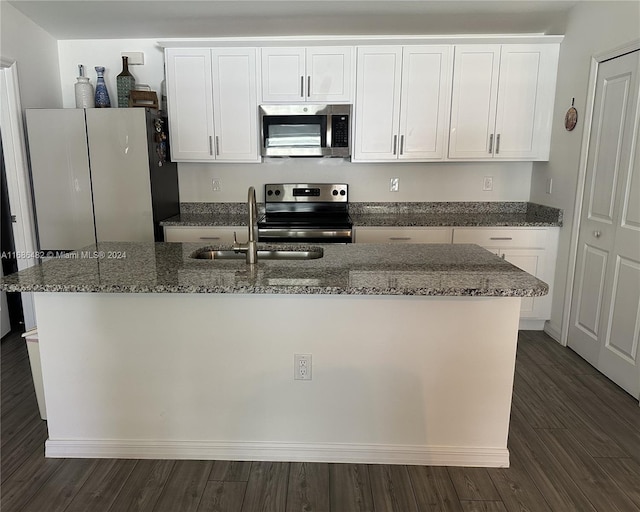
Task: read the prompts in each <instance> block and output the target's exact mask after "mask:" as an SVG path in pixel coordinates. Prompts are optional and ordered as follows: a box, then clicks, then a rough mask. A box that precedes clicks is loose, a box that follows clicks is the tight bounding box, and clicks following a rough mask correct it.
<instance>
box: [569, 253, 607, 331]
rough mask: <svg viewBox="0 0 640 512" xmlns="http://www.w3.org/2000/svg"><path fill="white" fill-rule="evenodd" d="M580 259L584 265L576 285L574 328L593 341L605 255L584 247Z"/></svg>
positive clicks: (602, 288)
mask: <svg viewBox="0 0 640 512" xmlns="http://www.w3.org/2000/svg"><path fill="white" fill-rule="evenodd" d="M582 259H583V262H584V263H583V264H582V273H581V275H580V279H579V283H578V284H579V287H580V292H579V293H578V314H577V317H576V327H578V328H579V329H582V330H583V331H584V332H585V333H586V334H587V335H588V336H589V337H591V338H592V339H593V340H597V339H598V324H599V319H600V310H601V309H602V295H603V293H604V276H605V270H606V268H607V253H606V252H604V251H601V250H599V249H597V248H595V247H591V246H589V245H585V246H584V248H583V256H582Z"/></svg>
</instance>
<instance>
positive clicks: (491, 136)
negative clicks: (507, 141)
mask: <svg viewBox="0 0 640 512" xmlns="http://www.w3.org/2000/svg"><path fill="white" fill-rule="evenodd" d="M491 153H493V133H492V134H491V135H489V154H491Z"/></svg>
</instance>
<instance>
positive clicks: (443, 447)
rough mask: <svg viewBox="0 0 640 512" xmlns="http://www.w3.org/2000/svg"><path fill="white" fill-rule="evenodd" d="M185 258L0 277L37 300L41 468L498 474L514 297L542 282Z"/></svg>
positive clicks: (126, 260)
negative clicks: (49, 461)
mask: <svg viewBox="0 0 640 512" xmlns="http://www.w3.org/2000/svg"><path fill="white" fill-rule="evenodd" d="M200 246H201V244H186V243H185V244H179V243H175V244H169V243H157V244H153V243H103V244H98V245H97V246H95V247H90V248H87V249H85V250H84V251H78V252H76V253H72V254H71V255H70V256H69V257H68V258H58V259H54V260H51V261H48V262H46V263H44V264H43V265H40V266H36V267H32V268H30V269H27V270H25V271H22V272H20V273H18V274H14V275H12V276H7V277H5V278H4V280H3V282H2V288H3V289H5V290H7V291H32V292H38V293H36V294H35V307H36V315H37V321H38V332H39V341H40V355H41V361H42V371H43V380H44V388H45V398H46V403H47V414H48V428H49V439H48V441H47V443H46V454H47V456H50V457H114V458H192V459H232V460H274V461H276V460H279V461H284V460H286V461H330V462H363V463H399V464H432V465H463V466H487V467H504V466H508V464H509V453H508V450H507V434H508V427H509V415H510V407H511V390H512V384H513V373H514V364H515V351H516V342H517V328H518V316H519V306H520V298H521V297H525V296H541V295H544V294H546V293H547V286H546V284H545V283H543V282H541V281H539V280H538V279H536V278H534V277H533V276H530V275H529V274H527V273H525V272H523V271H521V270H520V269H518V268H517V267H514V266H513V265H511V264H509V263H508V262H506V261H504V260H502V259H500V258H498V257H497V256H495V255H493V254H491V253H490V252H489V251H486V250H484V249H482V248H480V247H478V246H475V245H449V244H447V245H437V244H434V245H421V244H415V245H406V246H394V245H385V244H373V245H369V244H350V245H349V244H347V245H341V244H336V245H325V246H321V248H322V251H323V256H322V257H321V258H318V259H312V260H297V261H280V260H276V261H271V260H260V261H259V262H258V264H257V265H253V266H250V265H246V264H245V262H244V260H214V261H211V260H209V261H207V260H197V259H193V258H192V257H191V256H192V254H193V253H194V251H196V249H198V248H199V247H200ZM279 248H281V247H279ZM295 354H306V355H311V356H312V360H311V368H310V372H311V377H312V378H311V380H294V355H295Z"/></svg>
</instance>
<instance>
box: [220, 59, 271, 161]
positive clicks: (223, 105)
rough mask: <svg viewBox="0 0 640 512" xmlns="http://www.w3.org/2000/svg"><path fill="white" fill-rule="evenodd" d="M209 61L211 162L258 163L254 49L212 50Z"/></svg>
mask: <svg viewBox="0 0 640 512" xmlns="http://www.w3.org/2000/svg"><path fill="white" fill-rule="evenodd" d="M211 57H212V74H213V111H214V125H215V142H214V148H215V150H214V152H215V158H216V160H225V161H236V162H237V161H244V162H256V161H259V160H260V154H259V152H258V97H257V84H256V71H257V70H256V49H255V48H216V49H214V50H212V51H211Z"/></svg>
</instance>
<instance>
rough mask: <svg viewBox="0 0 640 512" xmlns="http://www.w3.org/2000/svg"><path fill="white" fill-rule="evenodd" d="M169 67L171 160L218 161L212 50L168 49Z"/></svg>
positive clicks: (167, 61) (167, 70) (167, 68)
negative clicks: (216, 158)
mask: <svg viewBox="0 0 640 512" xmlns="http://www.w3.org/2000/svg"><path fill="white" fill-rule="evenodd" d="M165 66H166V85H167V102H168V110H169V137H170V141H171V160H172V161H174V162H184V161H207V160H214V159H215V156H214V154H213V151H212V147H213V136H214V129H213V94H212V91H213V81H212V75H211V50H210V49H208V48H197V49H185V48H168V49H167V50H166V53H165Z"/></svg>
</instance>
